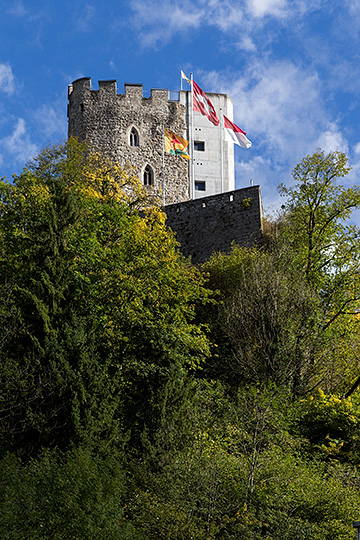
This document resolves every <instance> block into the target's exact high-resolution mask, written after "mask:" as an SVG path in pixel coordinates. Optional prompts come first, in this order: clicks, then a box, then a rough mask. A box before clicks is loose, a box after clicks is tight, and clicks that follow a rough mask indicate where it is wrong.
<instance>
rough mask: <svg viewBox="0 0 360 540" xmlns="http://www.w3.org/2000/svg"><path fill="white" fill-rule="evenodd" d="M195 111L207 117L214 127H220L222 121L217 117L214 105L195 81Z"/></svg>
mask: <svg viewBox="0 0 360 540" xmlns="http://www.w3.org/2000/svg"><path fill="white" fill-rule="evenodd" d="M193 109H194V111H197V112H199V113H201V114H203V115H204V116H206V117H207V118H208V119H209V120H210V122H211V123H212V124H214V126H218V125H219V123H220V120H219V119H218V117H217V114H216V111H215V109H214V105H213V104H212V103H211V101H210V99H209V98H208V97H207V95H206V94H205V92H203V91H202V90H201V88H200V86H198V85H197V84H196V82H195V81H193Z"/></svg>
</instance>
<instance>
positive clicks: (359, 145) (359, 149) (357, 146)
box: [354, 142, 360, 154]
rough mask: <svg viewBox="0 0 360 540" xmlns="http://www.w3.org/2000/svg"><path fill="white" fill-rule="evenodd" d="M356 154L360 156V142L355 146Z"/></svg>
mask: <svg viewBox="0 0 360 540" xmlns="http://www.w3.org/2000/svg"><path fill="white" fill-rule="evenodd" d="M354 152H355V154H360V142H358V143H356V144H355V146H354Z"/></svg>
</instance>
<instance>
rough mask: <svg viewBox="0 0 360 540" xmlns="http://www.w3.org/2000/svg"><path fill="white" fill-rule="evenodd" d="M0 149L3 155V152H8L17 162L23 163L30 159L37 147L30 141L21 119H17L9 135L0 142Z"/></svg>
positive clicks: (23, 121)
mask: <svg viewBox="0 0 360 540" xmlns="http://www.w3.org/2000/svg"><path fill="white" fill-rule="evenodd" d="M0 148H1V149H2V154H3V155H4V151H5V152H8V153H9V154H11V155H12V156H13V157H15V159H16V160H17V161H18V162H23V163H25V162H27V161H28V160H29V159H31V158H32V157H33V156H34V155H35V154H36V152H37V151H38V148H37V146H36V145H35V144H33V143H32V142H31V141H30V138H29V135H28V134H27V131H26V124H25V120H24V119H23V118H19V119H18V121H17V123H16V126H15V128H14V131H13V133H12V134H11V135H9V136H8V137H5V138H3V139H2V140H0Z"/></svg>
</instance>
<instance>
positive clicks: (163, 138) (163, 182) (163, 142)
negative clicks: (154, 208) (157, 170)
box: [162, 124, 165, 206]
mask: <svg viewBox="0 0 360 540" xmlns="http://www.w3.org/2000/svg"><path fill="white" fill-rule="evenodd" d="M162 192H163V206H165V127H164V124H163V125H162Z"/></svg>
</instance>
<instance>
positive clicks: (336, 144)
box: [317, 125, 349, 153]
mask: <svg viewBox="0 0 360 540" xmlns="http://www.w3.org/2000/svg"><path fill="white" fill-rule="evenodd" d="M317 146H318V148H321V149H322V150H324V152H326V153H329V152H333V151H334V150H338V151H339V152H345V153H348V150H349V148H348V143H347V141H346V140H345V139H344V137H343V135H342V134H341V132H340V131H339V130H338V129H337V127H336V126H335V125H331V126H330V127H329V129H327V130H326V131H324V132H323V133H321V134H320V135H319V137H318V142H317Z"/></svg>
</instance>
